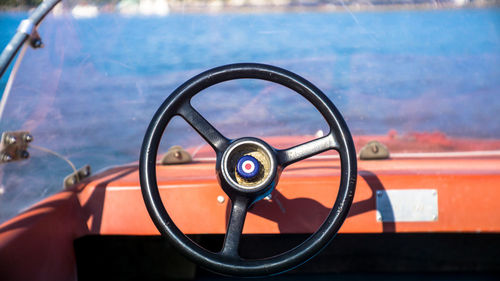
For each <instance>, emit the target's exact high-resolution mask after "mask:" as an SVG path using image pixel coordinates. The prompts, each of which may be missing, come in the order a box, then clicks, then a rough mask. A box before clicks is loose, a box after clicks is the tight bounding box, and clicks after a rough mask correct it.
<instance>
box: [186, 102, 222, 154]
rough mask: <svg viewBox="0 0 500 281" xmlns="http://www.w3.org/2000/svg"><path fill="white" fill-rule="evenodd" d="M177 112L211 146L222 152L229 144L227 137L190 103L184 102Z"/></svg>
mask: <svg viewBox="0 0 500 281" xmlns="http://www.w3.org/2000/svg"><path fill="white" fill-rule="evenodd" d="M178 114H179V115H180V116H182V117H183V118H184V120H186V122H188V123H189V125H191V127H193V129H195V130H196V131H197V132H198V133H199V134H200V135H201V136H202V137H203V139H205V141H206V142H207V143H208V144H210V146H212V148H213V149H214V150H215V151H216V152H218V153H222V152H223V151H224V150H225V149H226V147H227V146H228V145H229V139H227V138H226V137H224V136H223V135H222V134H221V133H220V132H219V131H218V130H217V129H215V127H214V126H212V124H210V122H208V121H207V120H206V119H205V118H204V117H203V116H202V115H201V114H200V113H199V112H198V111H196V109H194V107H193V106H192V105H191V103H189V102H186V103H184V105H183V106H182V107H180V108H179V111H178Z"/></svg>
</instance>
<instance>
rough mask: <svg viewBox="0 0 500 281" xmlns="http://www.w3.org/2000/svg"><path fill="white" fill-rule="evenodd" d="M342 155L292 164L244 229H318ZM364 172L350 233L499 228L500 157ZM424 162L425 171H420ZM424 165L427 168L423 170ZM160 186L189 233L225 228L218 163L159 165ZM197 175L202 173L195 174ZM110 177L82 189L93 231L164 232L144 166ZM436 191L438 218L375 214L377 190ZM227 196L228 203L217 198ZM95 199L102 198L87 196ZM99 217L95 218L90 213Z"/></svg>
mask: <svg viewBox="0 0 500 281" xmlns="http://www.w3.org/2000/svg"><path fill="white" fill-rule="evenodd" d="M338 161H339V160H338V159H311V160H308V161H302V162H301V163H297V164H294V165H292V166H290V167H289V168H288V169H287V170H286V171H285V172H284V173H283V175H282V177H281V179H280V182H279V184H278V188H277V190H276V191H275V192H274V193H273V194H272V200H271V201H266V200H262V201H260V202H258V203H256V204H255V205H254V206H253V207H252V209H251V210H250V214H249V215H248V216H247V219H246V221H245V228H244V233H308V232H314V231H315V230H316V229H317V228H318V226H319V225H320V224H321V223H322V221H323V219H324V218H325V217H326V215H327V214H328V212H329V210H330V208H331V207H332V206H333V202H334V200H335V196H336V192H337V188H338V182H339V166H338V165H339V164H338ZM358 163H359V164H358V165H359V175H358V184H357V190H356V195H355V197H354V203H353V206H352V207H351V211H350V215H349V217H348V219H347V220H346V222H345V223H344V225H343V226H342V228H341V232H344V233H377V232H394V231H396V232H477V231H482V232H499V231H500V204H498V202H500V189H499V188H498V184H499V183H500V170H499V168H498V167H500V157H492V158H491V157H490V158H487V159H478V158H476V159H470V158H469V159H397V160H395V159H393V160H378V161H359V162H358ZM419 167H420V169H419ZM422 167H425V169H422ZM157 172H158V184H159V186H160V194H161V196H162V199H163V202H164V204H165V206H166V208H167V211H168V212H169V214H170V215H171V216H172V218H173V220H174V222H175V223H176V224H177V225H178V226H179V228H181V230H183V231H184V232H186V233H224V232H225V225H226V222H227V215H228V211H229V209H228V199H227V196H226V195H225V194H224V193H223V191H222V189H221V188H220V187H219V186H218V184H217V182H216V179H215V174H214V163H212V162H201V163H195V164H189V165H178V166H159V167H158V168H157ZM194 175H196V176H194ZM113 176H114V175H110V176H108V177H104V178H102V179H98V180H96V181H93V182H91V183H89V184H88V185H87V186H86V187H85V188H84V189H83V191H82V192H81V193H80V194H79V197H80V198H81V202H82V203H85V202H88V203H87V206H88V208H89V212H90V213H95V214H100V215H97V216H95V217H98V219H95V218H94V219H90V220H89V221H88V226H89V229H91V230H92V232H94V233H100V234H139V235H145V234H158V231H157V230H156V228H155V227H154V225H153V223H152V222H151V220H150V218H149V216H148V214H147V211H146V208H145V206H144V203H143V200H142V195H141V192H140V186H139V182H138V171H137V170H136V169H134V168H129V172H128V173H126V174H125V175H123V176H120V177H116V176H115V179H114V180H112V181H110V178H111V177H113ZM384 189H385V190H390V189H435V190H437V192H438V207H439V218H438V220H437V221H435V222H396V223H388V222H386V223H382V222H378V221H377V220H376V211H375V208H376V206H375V197H374V194H375V192H376V191H377V190H384ZM218 196H223V197H224V198H225V201H224V203H219V202H218V201H217V197H218ZM90 197H93V198H94V199H98V200H88V198H90ZM90 217H94V216H90Z"/></svg>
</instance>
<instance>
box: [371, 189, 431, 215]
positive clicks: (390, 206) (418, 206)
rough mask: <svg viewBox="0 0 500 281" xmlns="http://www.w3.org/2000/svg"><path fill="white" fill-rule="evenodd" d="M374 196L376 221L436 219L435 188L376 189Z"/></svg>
mask: <svg viewBox="0 0 500 281" xmlns="http://www.w3.org/2000/svg"><path fill="white" fill-rule="evenodd" d="M376 198H377V200H376V201H377V221H383V222H404V221H407V222H418V221H421V222H426V221H437V220H438V194H437V190H435V189H398V190H394V189H393V190H378V191H377V196H376Z"/></svg>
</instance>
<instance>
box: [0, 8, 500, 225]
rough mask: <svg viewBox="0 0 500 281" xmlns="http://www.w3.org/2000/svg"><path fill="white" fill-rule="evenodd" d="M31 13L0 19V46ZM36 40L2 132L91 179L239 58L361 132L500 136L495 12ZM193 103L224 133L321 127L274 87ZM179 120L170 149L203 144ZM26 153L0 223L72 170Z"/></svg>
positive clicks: (231, 19) (133, 28) (108, 19)
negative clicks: (160, 115)
mask: <svg viewBox="0 0 500 281" xmlns="http://www.w3.org/2000/svg"><path fill="white" fill-rule="evenodd" d="M25 16H26V14H12V13H4V14H0V43H2V45H5V44H6V42H7V40H8V38H9V37H10V36H11V35H12V34H13V32H14V30H15V28H16V27H17V25H18V22H19V21H20V20H21V19H22V18H23V17H25ZM40 34H41V36H42V38H43V40H44V42H45V44H46V47H45V48H44V49H42V50H30V51H28V52H27V53H26V57H25V59H24V61H23V64H22V65H21V70H20V71H19V73H20V74H19V76H18V78H17V80H16V82H15V83H14V87H13V92H12V98H11V99H10V100H9V104H8V109H7V110H6V113H5V118H4V119H3V120H1V122H0V129H1V130H2V131H4V130H19V129H28V130H30V131H32V132H33V133H34V135H35V140H36V143H37V144H38V145H42V146H45V147H49V148H52V149H54V150H57V151H58V152H59V153H62V154H63V155H65V156H67V157H69V158H70V159H71V160H72V161H74V163H75V164H76V165H77V166H79V167H80V166H82V165H84V164H87V163H88V164H91V166H92V168H93V170H94V171H96V170H100V169H102V168H104V167H107V166H109V165H116V164H122V163H128V162H132V161H137V159H138V154H139V148H140V144H141V141H142V137H143V135H144V132H145V129H146V126H147V124H148V123H149V120H150V119H151V117H152V115H153V114H154V112H155V110H156V109H157V107H158V106H159V105H160V104H161V102H162V101H163V100H164V99H165V98H166V97H167V96H168V94H169V93H170V92H172V91H173V90H174V89H175V88H176V87H177V86H179V85H180V84H181V83H183V82H184V81H186V80H187V79H189V78H190V77H191V76H193V75H195V74H197V73H199V72H201V71H204V70H207V69H209V68H212V67H215V66H218V65H222V64H227V63H235V62H261V63H268V64H274V65H277V66H280V67H284V68H287V69H290V70H292V71H294V72H296V73H298V74H300V75H301V76H304V77H305V78H307V79H308V80H310V81H311V82H313V83H314V84H316V85H317V86H318V87H319V88H320V89H321V90H322V91H323V92H325V94H326V95H327V96H328V97H329V98H330V99H332V101H333V102H334V103H335V105H336V106H337V107H338V108H339V109H340V111H341V112H342V114H343V115H344V117H345V118H346V121H347V123H348V125H349V126H350V128H351V131H352V133H353V134H386V133H387V132H388V131H389V130H391V129H395V130H397V131H398V133H399V134H406V133H411V132H416V131H417V132H422V131H428V132H433V131H440V132H443V133H445V134H447V135H450V136H457V137H475V138H500V117H499V115H498V113H499V112H500V98H499V94H500V67H499V65H500V10H499V9H484V10H465V9H464V10H440V11H390V12H360V13H354V14H350V13H347V12H346V13H276V14H212V15H202V14H185V15H175V14H174V15H169V16H168V17H164V18H144V17H121V16H119V15H113V14H103V15H100V16H99V17H97V18H93V19H85V20H72V19H68V18H49V19H48V20H47V21H46V22H44V24H43V25H42V26H41V28H40ZM4 81H6V80H5V77H4V78H2V80H1V82H3V83H5V82H4ZM193 103H194V105H195V107H197V108H198V110H199V111H200V112H201V113H203V114H204V115H205V117H206V118H207V119H208V120H209V121H210V122H212V123H213V124H214V125H215V126H216V127H217V128H219V129H220V130H221V132H222V133H224V134H225V135H227V136H229V137H238V136H246V135H256V136H266V135H287V134H314V133H315V132H316V130H317V129H324V124H323V123H324V122H323V123H322V121H321V120H319V121H316V120H317V119H315V118H316V117H318V114H317V113H316V112H315V111H314V109H312V108H311V106H310V105H308V104H307V103H305V102H304V101H303V100H301V99H300V98H298V97H297V96H296V95H295V96H293V95H290V94H289V93H288V92H287V91H286V90H284V89H283V88H280V87H276V86H272V85H269V84H266V83H257V82H249V81H244V82H234V83H233V82H231V83H227V84H225V85H221V86H217V87H215V88H214V89H212V90H211V91H208V93H206V94H205V95H203V94H202V97H201V98H200V99H198V98H195V100H194V101H193ZM181 123H182V122H177V121H175V122H173V123H172V124H171V125H169V130H170V129H172V131H171V133H170V134H167V137H166V143H167V144H168V145H167V147H168V146H169V145H172V144H182V145H183V146H191V145H198V144H199V140H200V138H199V137H198V136H196V134H195V133H192V130H190V129H189V128H187V126H186V125H185V124H181ZM31 152H32V157H31V158H30V160H29V161H27V162H22V163H16V164H9V165H8V166H4V167H3V168H2V172H3V177H2V179H1V181H2V185H3V186H4V187H5V188H6V192H5V194H4V195H3V196H2V197H0V206H1V207H0V221H2V220H3V219H5V218H8V217H11V216H12V215H13V214H14V213H15V212H17V211H18V210H19V209H20V208H23V207H25V206H27V205H29V204H31V203H33V202H36V201H37V200H39V199H40V198H42V197H44V196H47V195H48V194H52V193H54V192H56V191H57V190H60V184H61V182H62V177H64V176H65V175H66V174H68V173H69V172H70V171H71V170H69V169H68V167H67V166H64V163H63V162H61V161H60V160H58V159H56V158H53V157H52V158H50V157H49V156H47V155H45V154H42V153H39V152H36V151H31ZM33 183H36V185H35V184H33Z"/></svg>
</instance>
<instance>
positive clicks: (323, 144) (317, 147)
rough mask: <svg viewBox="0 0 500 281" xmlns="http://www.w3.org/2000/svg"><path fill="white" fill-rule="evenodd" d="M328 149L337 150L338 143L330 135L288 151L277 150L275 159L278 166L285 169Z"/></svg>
mask: <svg viewBox="0 0 500 281" xmlns="http://www.w3.org/2000/svg"><path fill="white" fill-rule="evenodd" d="M330 149H335V150H337V149H338V142H337V140H336V139H335V137H334V136H333V135H332V134H331V133H330V134H328V135H326V136H324V137H321V138H318V139H314V140H312V141H309V142H306V143H302V144H299V145H297V146H294V147H291V148H288V149H284V150H278V151H277V153H278V155H277V157H278V162H279V164H280V165H281V166H282V167H286V166H288V165H290V164H293V163H295V162H298V161H300V160H304V159H306V158H309V157H312V156H314V155H316V154H320V153H321V152H325V151H327V150H330Z"/></svg>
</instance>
